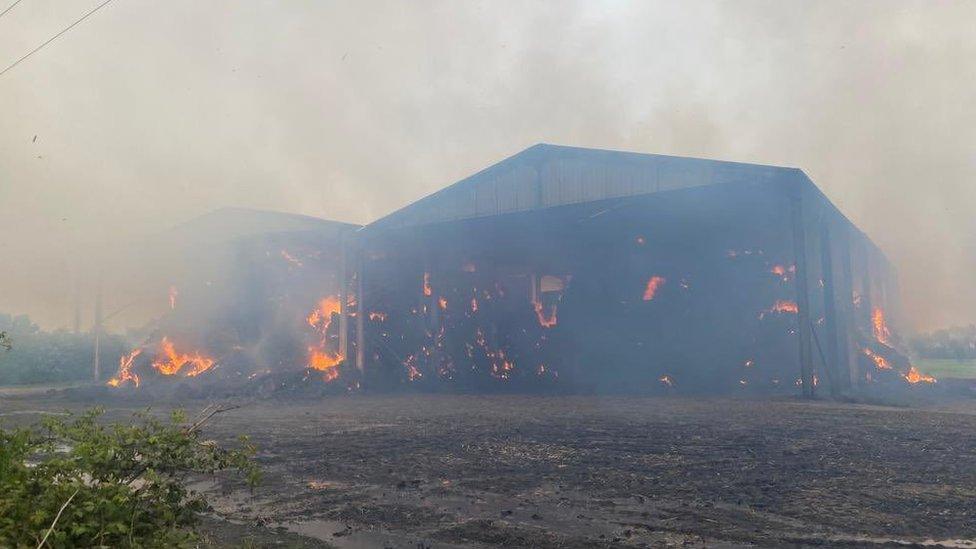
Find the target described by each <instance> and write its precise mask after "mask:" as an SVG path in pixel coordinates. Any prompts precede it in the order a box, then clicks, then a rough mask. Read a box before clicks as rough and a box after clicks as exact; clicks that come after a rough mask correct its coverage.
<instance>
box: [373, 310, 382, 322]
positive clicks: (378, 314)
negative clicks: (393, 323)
mask: <svg viewBox="0 0 976 549" xmlns="http://www.w3.org/2000/svg"><path fill="white" fill-rule="evenodd" d="M369 319H370V320H372V321H373V322H385V321H386V313H381V312H378V311H373V312H371V313H369Z"/></svg>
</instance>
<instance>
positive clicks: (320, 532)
mask: <svg viewBox="0 0 976 549" xmlns="http://www.w3.org/2000/svg"><path fill="white" fill-rule="evenodd" d="M279 526H283V527H284V528H286V529H287V530H288V531H290V532H294V533H296V534H301V535H303V536H307V537H310V538H316V539H320V540H323V541H327V542H329V543H331V544H332V545H334V546H336V547H338V548H339V549H376V548H378V547H393V548H401V547H403V548H410V549H416V548H417V547H423V548H424V549H453V548H454V547H456V546H454V545H447V544H443V543H436V542H432V541H429V540H426V539H423V538H420V537H415V536H409V535H406V534H395V533H393V532H387V531H385V530H380V529H362V530H357V529H355V528H350V527H349V526H348V525H346V524H343V523H342V522H338V521H334V520H325V519H313V520H303V521H301V522H291V523H283V524H280V525H279Z"/></svg>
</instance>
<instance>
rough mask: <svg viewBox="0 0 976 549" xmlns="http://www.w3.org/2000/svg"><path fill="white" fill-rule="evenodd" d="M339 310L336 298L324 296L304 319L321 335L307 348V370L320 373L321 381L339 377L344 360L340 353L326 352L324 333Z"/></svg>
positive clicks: (326, 345)
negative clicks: (340, 365) (317, 340)
mask: <svg viewBox="0 0 976 549" xmlns="http://www.w3.org/2000/svg"><path fill="white" fill-rule="evenodd" d="M341 309H342V306H341V302H340V301H339V298H338V297H336V296H334V295H329V296H325V297H323V298H322V299H320V300H319V302H318V304H317V305H316V307H315V309H314V310H313V311H312V312H311V313H309V315H308V317H306V319H305V320H306V321H307V322H308V325H309V326H311V327H312V328H314V329H315V330H316V331H317V332H318V333H319V334H321V337H320V339H319V342H318V343H317V344H316V345H310V346H309V347H308V368H309V369H310V370H316V371H319V372H322V379H324V380H325V381H326V382H329V381H332V380H334V379H336V378H338V377H339V364H340V363H341V362H342V361H343V359H345V357H344V356H342V354H341V353H338V352H334V351H330V350H328V348H327V347H328V339H327V338H326V333H327V332H328V331H329V326H330V325H331V324H332V315H335V314H339V313H340V312H341ZM379 314H382V313H379ZM377 318H379V317H377ZM385 318H386V316H385V315H383V319H385ZM370 319H371V320H375V319H374V318H373V313H370Z"/></svg>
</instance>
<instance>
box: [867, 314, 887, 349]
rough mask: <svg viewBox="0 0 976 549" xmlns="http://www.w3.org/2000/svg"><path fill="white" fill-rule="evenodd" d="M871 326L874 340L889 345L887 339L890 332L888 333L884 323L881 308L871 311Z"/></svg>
mask: <svg viewBox="0 0 976 549" xmlns="http://www.w3.org/2000/svg"><path fill="white" fill-rule="evenodd" d="M871 325H872V327H873V328H874V339H877V340H878V342H880V343H884V344H885V345H889V343H888V338H889V337H891V332H890V331H888V324H887V323H886V322H885V316H884V311H883V310H882V309H881V307H875V308H874V310H873V311H871Z"/></svg>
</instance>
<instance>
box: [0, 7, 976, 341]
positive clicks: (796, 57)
mask: <svg viewBox="0 0 976 549" xmlns="http://www.w3.org/2000/svg"><path fill="white" fill-rule="evenodd" d="M12 2H13V0H7V1H6V2H3V3H2V5H0V9H2V8H4V7H6V6H7V5H8V4H10V3H12ZM98 3H99V1H96V0H22V2H21V3H20V4H19V5H17V6H16V7H15V8H14V9H12V10H11V11H10V12H9V13H7V14H6V15H5V16H3V17H0V66H6V65H7V64H9V63H11V62H13V61H14V60H16V59H17V58H19V57H20V56H21V55H23V54H24V53H26V52H27V51H29V50H30V49H32V48H33V47H35V46H37V45H38V44H40V43H41V42H43V41H44V40H46V39H47V38H49V37H50V36H52V35H53V34H54V33H56V32H57V31H59V30H60V29H61V28H63V27H64V26H66V25H67V24H69V23H71V22H72V21H74V20H75V19H77V18H78V17H80V16H81V15H82V14H83V13H84V12H86V11H87V10H89V9H90V8H92V7H94V6H95V5H97V4H98ZM974 21H976V2H936V1H925V2H896V1H893V0H883V1H877V2H866V1H865V2H826V1H817V2H789V1H783V0H775V1H770V2H747V1H742V0H739V1H735V2H647V1H641V2H633V3H626V2H609V3H601V2H579V3H572V2H568V1H563V2H514V1H513V2H460V1H444V2H369V1H350V2H326V1H322V0H318V1H311V0H308V1H286V0H278V1H263V2H258V1H248V0H234V1H230V0H224V1H220V0H207V1H205V2H202V1H200V0H167V1H165V2H160V1H149V0H114V1H113V2H112V3H110V4H109V5H108V6H106V7H105V8H104V9H102V10H101V11H100V12H98V13H96V14H95V15H93V16H92V17H91V18H90V19H88V20H87V21H85V22H84V23H83V24H81V25H79V26H78V27H76V28H75V29H73V30H72V31H71V32H69V33H67V34H65V35H64V36H62V37H61V38H60V39H58V40H57V41H55V42H53V43H52V44H50V45H49V46H48V47H46V48H45V49H43V50H41V51H40V52H38V53H37V54H35V55H34V56H33V57H31V58H30V59H28V60H27V61H25V62H24V63H23V64H21V65H19V66H18V67H16V68H15V69H13V70H12V71H10V72H8V73H7V74H5V75H3V76H0V235H2V238H3V240H2V245H3V247H4V252H3V254H2V256H0V311H9V312H29V313H31V314H32V316H35V317H37V318H39V319H41V320H42V321H44V322H45V323H48V324H51V325H57V324H66V323H67V322H68V315H67V314H66V311H67V305H66V301H65V296H66V295H67V290H66V289H65V284H64V280H65V277H64V272H65V269H66V266H65V261H64V258H65V256H66V255H67V254H69V253H70V252H71V250H77V249H83V247H84V246H86V245H88V244H90V243H91V242H94V241H108V240H116V239H119V238H128V237H138V236H139V235H142V234H146V233H149V232H153V231H157V230H160V229H163V228H165V227H167V226H169V225H171V224H174V223H177V222H180V221H184V220H187V219H189V218H191V217H194V216H196V215H199V214H201V213H205V212H207V211H209V210H212V209H214V208H218V207H223V206H243V207H254V208H269V209H275V210H282V211H290V212H298V213H305V214H310V215H316V216H322V217H327V218H332V219H337V220H342V221H352V222H360V223H363V222H367V221H369V220H372V219H374V218H376V217H378V216H380V215H383V214H385V213H387V212H389V211H391V210H393V209H396V208H398V207H400V206H402V205H404V204H406V203H408V202H410V201H412V200H414V199H416V198H418V197H420V196H423V195H425V194H428V193H430V192H432V191H434V190H437V189H438V188H440V187H442V186H444V185H446V184H448V183H450V182H453V181H455V180H457V179H459V178H461V177H463V176H465V175H467V174H469V173H471V172H473V171H476V170H478V169H480V168H482V167H484V166H486V165H488V164H490V163H492V162H494V161H496V160H499V159H501V158H502V157H504V156H507V155H509V154H511V153H514V152H517V151H518V150H520V149H522V148H524V147H527V146H529V145H531V144H533V143H536V142H551V143H560V144H567V145H579V146H588V147H601V148H612V149H627V150H634V151H641V152H654V153H663V154H676V155H689V156H702V157H708V158H718V159H727V160H736V161H744V162H758V163H765V164H776V165H786V166H797V167H801V168H803V169H804V170H805V171H806V172H807V173H808V174H809V175H810V176H811V178H813V180H814V181H815V182H817V184H818V185H819V186H820V187H821V188H822V189H823V190H824V191H825V192H826V194H827V195H828V196H829V197H830V198H831V199H832V200H833V201H834V202H835V203H836V204H838V206H839V207H840V208H841V209H842V210H843V211H844V212H845V213H846V214H847V215H848V216H849V217H851V218H852V220H853V221H854V222H855V223H857V224H858V225H859V226H860V227H861V228H862V229H864V230H865V231H866V232H867V233H868V234H869V235H870V236H871V237H872V238H873V239H874V240H875V241H876V242H877V243H878V244H879V245H880V246H881V247H882V249H884V250H885V251H886V252H887V254H888V255H889V257H890V258H891V259H892V260H893V261H894V262H895V264H896V266H897V268H898V269H899V273H900V277H901V281H902V286H903V288H902V289H903V299H904V301H905V303H906V308H907V310H908V311H909V312H910V313H911V314H912V318H913V319H914V321H915V322H916V324H917V325H918V326H920V327H923V328H930V327H935V326H939V325H943V324H954V323H955V324H958V323H970V322H973V321H976V291H974V289H973V282H972V279H973V274H974V273H976V217H974V215H973V214H974V212H976V178H974V176H976V147H974V145H976V101H974V98H976V33H974V32H973V31H972V28H973V22H974ZM35 135H36V136H37V139H36V142H35V141H34V136H35Z"/></svg>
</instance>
